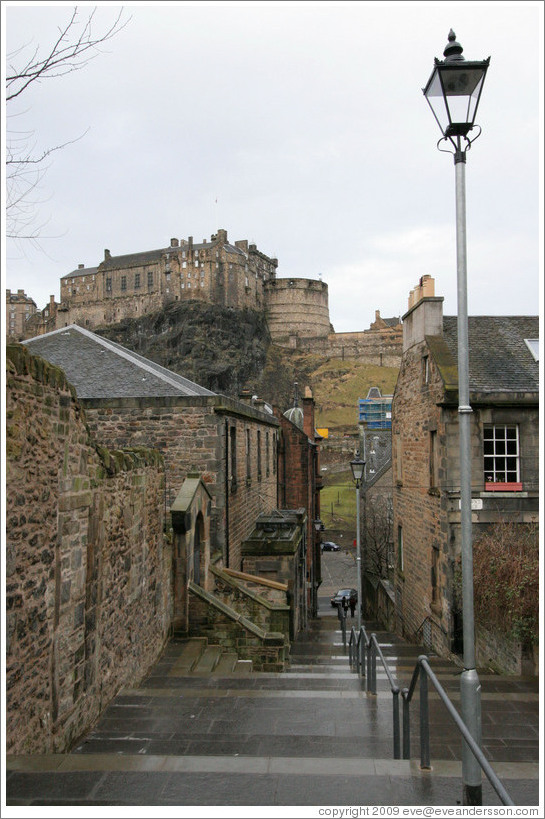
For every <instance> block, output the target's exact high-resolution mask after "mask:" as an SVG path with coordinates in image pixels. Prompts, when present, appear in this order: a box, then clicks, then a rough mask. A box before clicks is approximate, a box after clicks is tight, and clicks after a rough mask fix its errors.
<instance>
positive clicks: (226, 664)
mask: <svg viewBox="0 0 545 819" xmlns="http://www.w3.org/2000/svg"><path fill="white" fill-rule="evenodd" d="M237 660H238V657H237V655H236V654H235V653H234V652H232V651H224V652H223V653H222V654H221V656H220V657H219V659H218V662H217V663H216V665H215V667H214V669H213V671H212V673H213V674H215V675H219V676H221V675H222V674H232V672H233V671H234V670H235V667H236V664H237Z"/></svg>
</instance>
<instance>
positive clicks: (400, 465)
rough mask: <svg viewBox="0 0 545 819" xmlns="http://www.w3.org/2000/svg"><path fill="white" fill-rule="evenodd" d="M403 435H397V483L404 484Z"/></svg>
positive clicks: (397, 433)
mask: <svg viewBox="0 0 545 819" xmlns="http://www.w3.org/2000/svg"><path fill="white" fill-rule="evenodd" d="M401 453H402V449H401V435H400V433H399V432H396V434H395V456H396V483H397V484H402V483H403V461H402V457H401Z"/></svg>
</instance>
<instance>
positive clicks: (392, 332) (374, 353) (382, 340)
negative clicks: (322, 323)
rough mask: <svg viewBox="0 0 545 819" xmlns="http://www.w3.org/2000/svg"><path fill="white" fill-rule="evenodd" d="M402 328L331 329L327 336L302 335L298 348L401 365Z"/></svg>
mask: <svg viewBox="0 0 545 819" xmlns="http://www.w3.org/2000/svg"><path fill="white" fill-rule="evenodd" d="M402 345H403V331H402V329H401V326H399V328H397V327H395V328H387V329H383V330H363V331H362V332H361V333H330V334H329V335H328V336H327V337H326V338H312V339H310V338H307V339H305V338H299V339H297V345H296V346H297V349H298V350H308V351H309V352H313V353H315V354H316V355H323V356H324V357H329V358H340V359H341V360H344V359H345V358H350V359H355V360H356V361H365V362H366V363H367V364H376V365H377V366H379V367H399V366H400V364H401V351H402Z"/></svg>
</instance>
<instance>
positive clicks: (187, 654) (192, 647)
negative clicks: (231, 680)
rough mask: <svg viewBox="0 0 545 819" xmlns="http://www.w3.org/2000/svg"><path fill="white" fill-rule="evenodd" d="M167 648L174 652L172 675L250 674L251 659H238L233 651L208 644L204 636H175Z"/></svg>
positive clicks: (224, 675) (219, 675) (221, 675)
mask: <svg viewBox="0 0 545 819" xmlns="http://www.w3.org/2000/svg"><path fill="white" fill-rule="evenodd" d="M169 650H170V651H171V652H172V651H175V654H176V659H175V660H174V662H173V663H172V665H171V671H170V675H172V676H178V677H183V676H185V675H187V674H193V675H197V676H203V677H206V676H209V675H210V674H213V675H215V676H218V677H228V676H231V675H235V676H240V675H243V674H250V673H251V672H252V670H253V669H252V661H251V660H239V658H238V656H237V654H236V653H235V652H233V651H229V650H226V649H224V648H223V647H222V646H220V645H213V644H209V642H208V639H207V638H206V637H187V638H183V637H176V638H174V639H173V640H172V641H171V643H170V646H169ZM167 652H168V650H167Z"/></svg>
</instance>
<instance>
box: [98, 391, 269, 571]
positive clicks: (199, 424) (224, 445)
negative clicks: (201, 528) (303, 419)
mask: <svg viewBox="0 0 545 819" xmlns="http://www.w3.org/2000/svg"><path fill="white" fill-rule="evenodd" d="M84 405H85V409H86V413H87V417H88V419H89V423H90V426H91V429H92V431H93V432H94V433H95V434H96V436H97V439H98V440H100V442H101V443H104V444H105V445H106V446H110V447H126V446H142V445H144V444H145V445H147V446H151V447H153V448H154V449H158V450H159V451H161V452H163V453H164V456H165V464H166V481H167V490H166V501H167V503H168V505H169V506H170V504H171V503H173V501H174V499H175V497H176V494H177V492H178V491H179V490H180V488H181V486H182V484H183V481H184V480H185V479H186V477H187V475H188V474H189V472H195V471H196V472H198V473H199V474H200V475H201V476H202V479H203V481H204V482H205V483H206V486H207V488H208V489H209V490H210V493H211V495H212V521H211V534H210V537H211V544H210V548H211V553H212V554H213V555H214V554H217V553H220V554H221V556H222V559H223V560H224V565H226V566H228V567H230V568H233V569H237V570H238V569H240V568H241V554H240V544H241V542H242V540H244V538H245V537H246V536H247V535H248V534H249V532H250V531H251V530H252V528H253V525H254V522H255V520H256V518H257V516H258V515H259V514H260V513H261V512H264V511H265V512H267V511H270V510H271V509H274V508H275V506H276V435H277V431H276V430H277V423H278V422H277V421H276V420H275V419H273V418H272V417H271V416H268V417H264V414H263V413H261V412H258V411H256V410H254V409H253V408H252V407H246V406H245V405H244V404H242V403H240V402H238V401H234V400H233V399H229V398H226V397H225V396H212V397H200V396H196V397H191V398H186V397H179V398H178V397H172V398H149V399H130V398H123V399H100V400H91V399H89V400H86V401H84ZM233 470H234V474H233Z"/></svg>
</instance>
